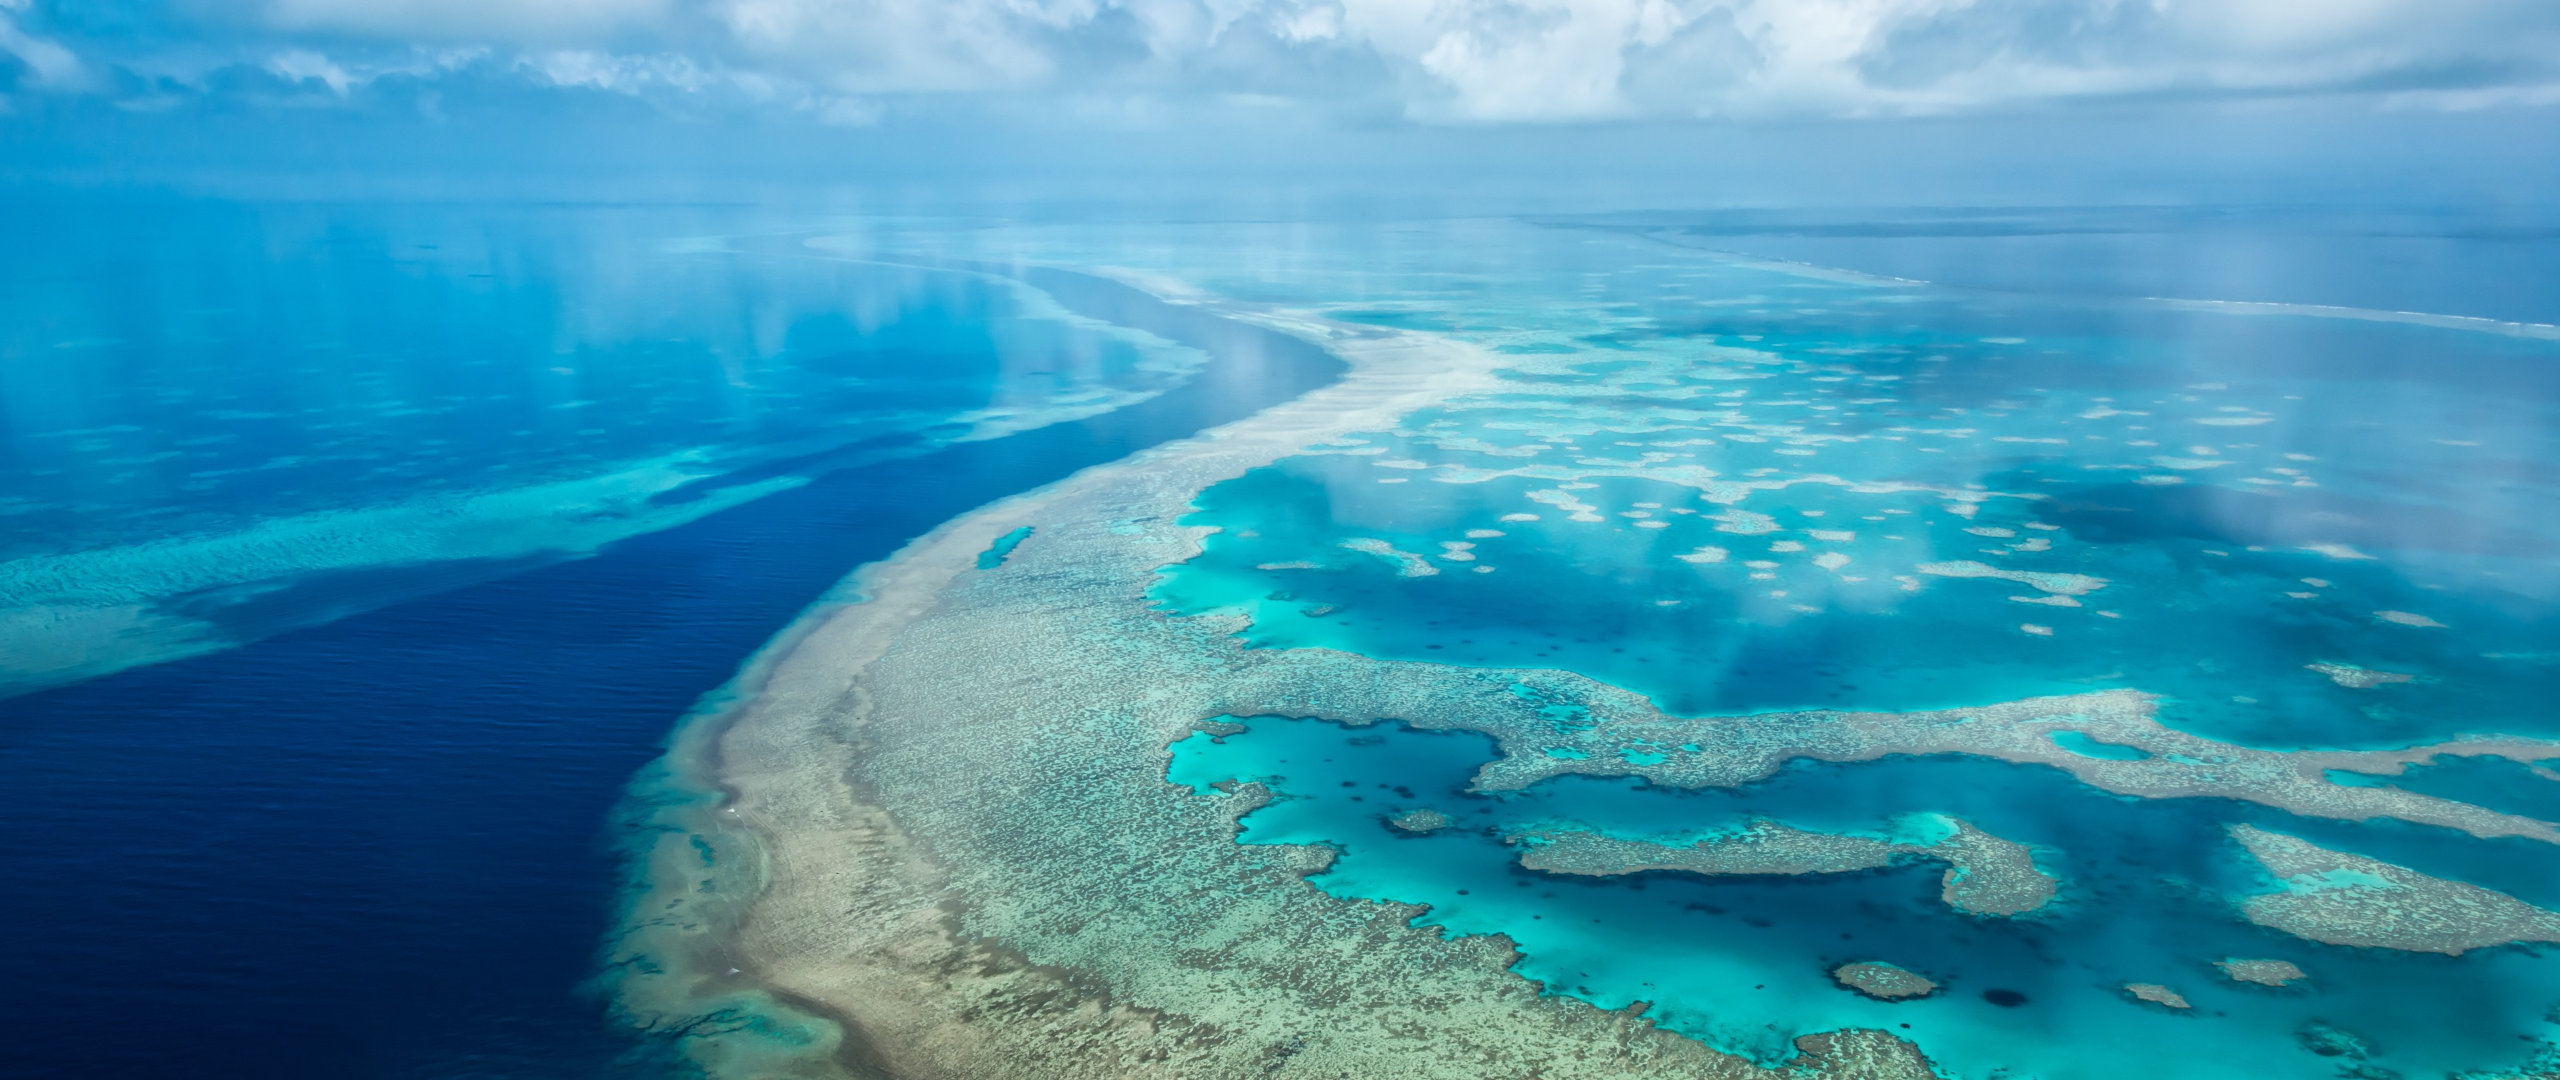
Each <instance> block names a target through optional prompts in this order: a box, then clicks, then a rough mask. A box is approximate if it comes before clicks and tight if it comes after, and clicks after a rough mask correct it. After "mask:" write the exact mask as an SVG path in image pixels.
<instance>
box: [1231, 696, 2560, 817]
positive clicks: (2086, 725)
mask: <svg viewBox="0 0 2560 1080" xmlns="http://www.w3.org/2000/svg"><path fill="white" fill-rule="evenodd" d="M1318 652H1319V651H1318V650H1301V651H1297V652H1293V653H1291V654H1289V655H1288V656H1287V657H1285V658H1284V659H1282V660H1280V661H1279V662H1278V663H1276V664H1266V665H1261V666H1260V667H1259V668H1258V669H1257V673H1256V674H1257V675H1258V676H1260V677H1262V678H1272V677H1277V678H1278V679H1279V680H1280V681H1282V682H1283V684H1284V685H1283V686H1281V687H1275V688H1274V689H1272V690H1271V691H1270V692H1269V696H1267V697H1265V698H1261V699H1259V700H1258V701H1257V705H1258V706H1259V707H1255V708H1243V709H1238V710H1235V711H1234V714H1235V715H1238V716H1250V715H1253V714H1255V713H1267V714H1275V715H1281V716H1321V717H1325V718H1327V719H1336V720H1341V721H1343V722H1346V723H1353V724H1358V723H1364V722H1368V721H1369V720H1370V719H1372V718H1374V717H1381V716H1384V717H1394V718H1396V719H1399V720H1402V721H1404V722H1405V723H1408V724H1411V725H1413V726H1415V727H1419V728H1429V729H1442V730H1445V729H1460V730H1468V731H1480V732H1483V733H1485V734H1488V735H1491V736H1493V737H1494V738H1495V739H1496V740H1498V741H1499V742H1500V743H1501V746H1502V757H1501V758H1500V759H1499V760H1496V761H1494V762H1491V763H1489V764H1487V765H1486V766H1485V767H1484V771H1483V772H1482V773H1481V774H1480V775H1479V777H1478V780H1477V786H1478V788H1479V789H1481V790H1484V791H1516V790H1519V789H1521V788H1525V787H1528V786H1529V785H1531V784H1535V783H1538V782H1540V781H1542V780H1546V779H1549V778H1552V777H1556V776H1565V775H1573V774H1581V775H1588V776H1639V777H1643V778H1644V779H1646V780H1649V781H1652V782H1654V783H1657V784H1662V785H1665V786H1669V787H1689V788H1695V787H1739V786H1741V785H1744V784H1748V783H1751V782H1753V781H1756V780H1761V779H1765V778H1767V777H1769V776H1772V775H1774V774H1776V773H1777V771H1778V769H1779V768H1780V767H1782V766H1784V765H1785V764H1786V763H1787V762H1789V761H1792V760H1796V759H1800V758H1804V759H1813V760H1818V761H1836V762H1851V761H1873V760H1876V759H1878V758H1883V757H1887V756H1890V755H1895V754H1910V755H1914V756H1919V755H1928V754H1970V755H1974V756H1978V757H1987V758H1994V759H1998V760H2001V761H2010V762H2016V763H2019V764H2027V765H2044V766H2050V767H2052V768H2056V769H2060V770H2062V771H2064V772H2067V773H2070V774H2071V775H2072V776H2073V777H2075V778H2077V779H2079V780H2080V781H2081V782H2082V783H2085V784H2088V785H2089V786H2091V787H2095V788H2099V789H2101V790H2104V791H2110V792H2114V793H2116V794H2119V795H2132V796H2137V797H2140V798H2146V799H2171V798H2224V799H2240V800H2244V801H2247V802H2254V803H2259V804H2262V805H2266V806H2272V807H2276V808H2277V809H2281V810H2286V811H2290V812H2292V813H2296V814H2302V815H2305V816H2309V817H2327V818H2336V819H2339V820H2343V821H2369V820H2372V819H2375V818H2396V819H2399V820H2402V821H2408V822H2413V823H2416V824H2420V825H2439V826H2443V827H2445V828H2451V829H2460V830H2462V831H2463V832H2467V833H2470V834H2471V835H2473V836H2478V837H2483V838H2492V837H2502V836H2521V837H2528V838H2531V839H2534V840H2540V841H2543V842H2545V843H2555V844H2560V827H2554V826H2553V825H2552V824H2551V823H2549V822H2545V821H2539V820H2536V819H2533V818H2528V817H2524V816H2522V815H2518V814H2507V813H2500V812H2498V811H2495V810H2491V809H2488V808H2485V807H2480V806H2474V805H2472V804H2470V803H2464V802H2457V801H2454V800H2451V799H2442V798H2437V797H2435V796H2431V795H2422V794H2418V793H2416V792H2411V791H2406V790H2403V789H2400V788H2395V787H2380V786H2348V785H2344V784H2338V783H2335V782H2332V781H2331V780H2330V779H2329V778H2328V777H2327V775H2326V774H2327V772H2328V771H2329V770H2332V769H2336V770H2341V771H2345V772H2355V773H2367V774H2379V775H2397V774H2398V773H2400V772H2401V771H2403V770H2404V769H2405V768H2406V767H2407V766H2408V765H2411V764H2416V763H2422V762H2427V761H2432V760H2434V759H2436V758H2438V757H2445V756H2451V757H2475V756H2478V757H2499V758H2505V759H2507V760H2511V761H2517V762H2526V763H2530V762H2534V761H2538V760H2542V759H2546V758H2550V757H2554V756H2560V742H2553V741H2549V740H2542V739H2461V740H2454V741H2450V742H2442V743H2434V744H2430V745H2425V746H2415V747H2410V748H2407V749H2400V750H2299V751H2280V750H2260V749H2255V748H2251V747H2245V746H2236V745H2233V744H2230V743H2223V742H2216V741H2214V740H2211V739H2206V738H2203V737H2201V736H2197V735H2191V734H2188V733H2186V732H2182V731H2178V730H2176V729H2174V728H2170V727H2167V726H2164V725H2162V724H2161V723H2160V722H2159V721H2158V720H2157V719H2155V718H2154V715H2153V714H2154V710H2155V705H2156V703H2155V701H2154V699H2153V698H2152V697H2151V696H2150V695H2147V694H2143V693H2140V692H2137V691H2131V690H2108V691H2100V692H2097V693H2091V694H2074V695H2069V696H2063V697H2048V698H2029V699H2027V700H2024V701H2012V702H2003V703H1999V704H1994V705H1984V706H1978V707H1973V708H1963V709H1934V710H1919V711H1913V712H1841V711H1834V710H1827V709H1825V710H1809V711H1801V712H1780V713H1760V714H1756V715H1752V716H1730V717H1718V716H1707V717H1680V716H1670V715H1666V714H1664V713H1662V712H1661V711H1660V710H1658V709H1656V708H1655V707H1654V705H1653V703H1652V702H1650V701H1647V700H1645V699H1644V698H1643V697H1641V696H1638V695H1636V694H1633V693H1630V692H1628V691H1626V690H1623V689H1620V688H1618V687H1613V686H1609V685H1606V684H1603V683H1599V682H1596V681H1594V680H1591V679H1586V678H1583V677H1581V676H1579V675H1574V674H1572V673H1569V672H1555V671H1506V670H1462V671H1442V670H1436V669H1435V665H1428V664H1396V663H1385V662H1381V663H1379V664H1378V665H1377V671H1376V673H1375V674H1374V675H1372V676H1371V678H1370V682H1371V683H1373V684H1375V685H1363V686H1360V687H1358V688H1357V689H1346V688H1342V687H1338V686H1335V685H1333V684H1331V683H1330V682H1329V681H1326V680H1328V679H1329V678H1330V677H1331V676H1332V675H1334V674H1335V672H1334V671H1333V670H1330V669H1331V668H1338V667H1339V666H1340V665H1339V661H1338V660H1334V659H1332V658H1330V657H1320V656H1319V655H1317V654H1318ZM1297 665H1306V669H1305V670H1303V671H1300V672H1292V671H1290V670H1289V669H1290V668H1292V667H1293V666H1297ZM1315 665H1326V666H1327V667H1328V668H1329V670H1326V671H1324V672H1322V673H1321V677H1320V673H1319V672H1318V671H1316V670H1314V666H1315ZM1346 694H1359V695H1362V696H1363V697H1364V698H1365V699H1366V700H1368V701H1371V702H1378V703H1381V704H1384V705H1386V706H1388V707H1386V708H1383V709H1377V710H1353V709H1345V708H1343V707H1342V706H1341V705H1340V704H1337V702H1338V701H1340V700H1341V699H1342V697H1343V696H1344V695H1346ZM2068 735H2078V736H2081V737H2083V738H2086V739H2088V740H2092V741H2094V742H2096V743H2100V744H2104V745H2106V746H2111V747H2120V748H2125V749H2127V750H2130V751H2133V752H2134V753H2135V754H2138V755H2139V756H2130V755H2127V756H2122V757H2095V756H2091V755H2087V754H2083V753H2079V752H2077V751H2074V750H2071V749H2066V748H2065V747H2064V745H2063V743H2062V742H2061V741H2058V740H2059V738H2060V737H2062V736H2068Z"/></svg>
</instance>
